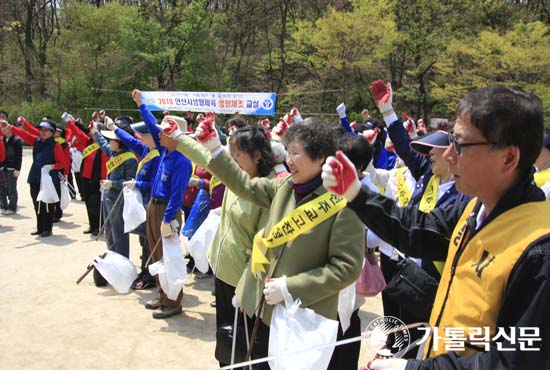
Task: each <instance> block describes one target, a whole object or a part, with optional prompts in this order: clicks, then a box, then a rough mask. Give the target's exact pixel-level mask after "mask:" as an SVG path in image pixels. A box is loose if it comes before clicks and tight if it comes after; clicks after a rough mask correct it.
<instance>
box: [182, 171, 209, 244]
mask: <svg viewBox="0 0 550 370" xmlns="http://www.w3.org/2000/svg"><path fill="white" fill-rule="evenodd" d="M208 212H210V194H208V192H207V191H206V190H204V180H203V179H201V180H200V189H199V192H198V194H197V197H196V198H195V203H193V207H191V211H190V212H189V217H188V218H187V220H186V221H185V225H184V226H183V229H182V230H181V235H183V236H185V237H187V238H189V239H191V237H193V235H194V234H195V232H196V231H197V230H198V228H199V227H200V226H201V224H202V222H203V221H204V220H205V219H206V217H207V216H208Z"/></svg>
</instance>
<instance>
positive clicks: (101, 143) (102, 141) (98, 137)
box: [94, 132, 115, 158]
mask: <svg viewBox="0 0 550 370" xmlns="http://www.w3.org/2000/svg"><path fill="white" fill-rule="evenodd" d="M94 139H95V141H96V143H98V144H99V147H100V148H101V150H102V151H103V153H105V154H106V155H107V156H108V157H109V158H112V157H114V156H115V152H113V149H111V146H110V145H109V142H108V141H107V140H106V139H105V138H104V137H103V135H101V134H100V133H99V132H95V133H94Z"/></svg>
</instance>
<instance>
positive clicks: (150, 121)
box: [132, 89, 161, 150]
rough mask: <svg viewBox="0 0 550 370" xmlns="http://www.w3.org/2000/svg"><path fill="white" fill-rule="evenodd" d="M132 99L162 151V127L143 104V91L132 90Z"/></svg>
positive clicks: (157, 146)
mask: <svg viewBox="0 0 550 370" xmlns="http://www.w3.org/2000/svg"><path fill="white" fill-rule="evenodd" d="M132 99H133V100H134V102H136V105H137V106H138V107H139V112H140V113H141V118H143V121H144V122H145V124H147V128H148V129H149V132H150V133H151V135H152V136H153V140H154V141H155V147H156V148H157V149H158V150H160V149H161V145H160V139H159V134H160V131H161V130H160V126H159V125H158V123H157V119H156V118H155V116H153V114H152V113H151V112H150V111H149V109H147V107H146V106H145V104H143V100H142V99H141V91H139V90H138V89H134V90H132Z"/></svg>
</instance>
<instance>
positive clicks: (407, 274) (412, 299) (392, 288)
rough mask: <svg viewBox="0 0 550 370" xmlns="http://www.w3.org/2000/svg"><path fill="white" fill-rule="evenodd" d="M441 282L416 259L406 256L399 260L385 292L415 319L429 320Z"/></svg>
mask: <svg viewBox="0 0 550 370" xmlns="http://www.w3.org/2000/svg"><path fill="white" fill-rule="evenodd" d="M438 285H439V282H438V281H437V280H436V279H435V278H434V277H432V276H430V275H429V274H428V273H427V272H426V271H424V270H423V269H422V268H421V267H420V266H418V265H417V264H416V263H415V262H414V261H412V260H410V259H408V258H404V259H401V260H400V261H398V262H397V272H396V273H395V275H394V276H393V277H392V278H391V280H390V281H389V282H388V285H387V286H386V289H384V294H385V295H386V296H387V297H388V298H389V299H391V300H394V301H395V302H400V303H402V304H401V307H402V308H403V309H404V310H405V311H407V312H408V313H409V314H411V315H414V317H415V320H414V321H421V322H424V321H428V320H429V319H430V313H431V312H432V307H433V304H434V300H435V294H436V293H437V287H438Z"/></svg>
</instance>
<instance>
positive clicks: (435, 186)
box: [418, 175, 439, 213]
mask: <svg viewBox="0 0 550 370" xmlns="http://www.w3.org/2000/svg"><path fill="white" fill-rule="evenodd" d="M438 190H439V176H435V175H432V178H431V179H430V181H428V185H426V190H424V194H423V195H422V199H420V204H419V205H418V209H419V210H421V211H422V212H424V213H430V212H431V211H432V209H434V208H435V204H436V203H437V192H438Z"/></svg>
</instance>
